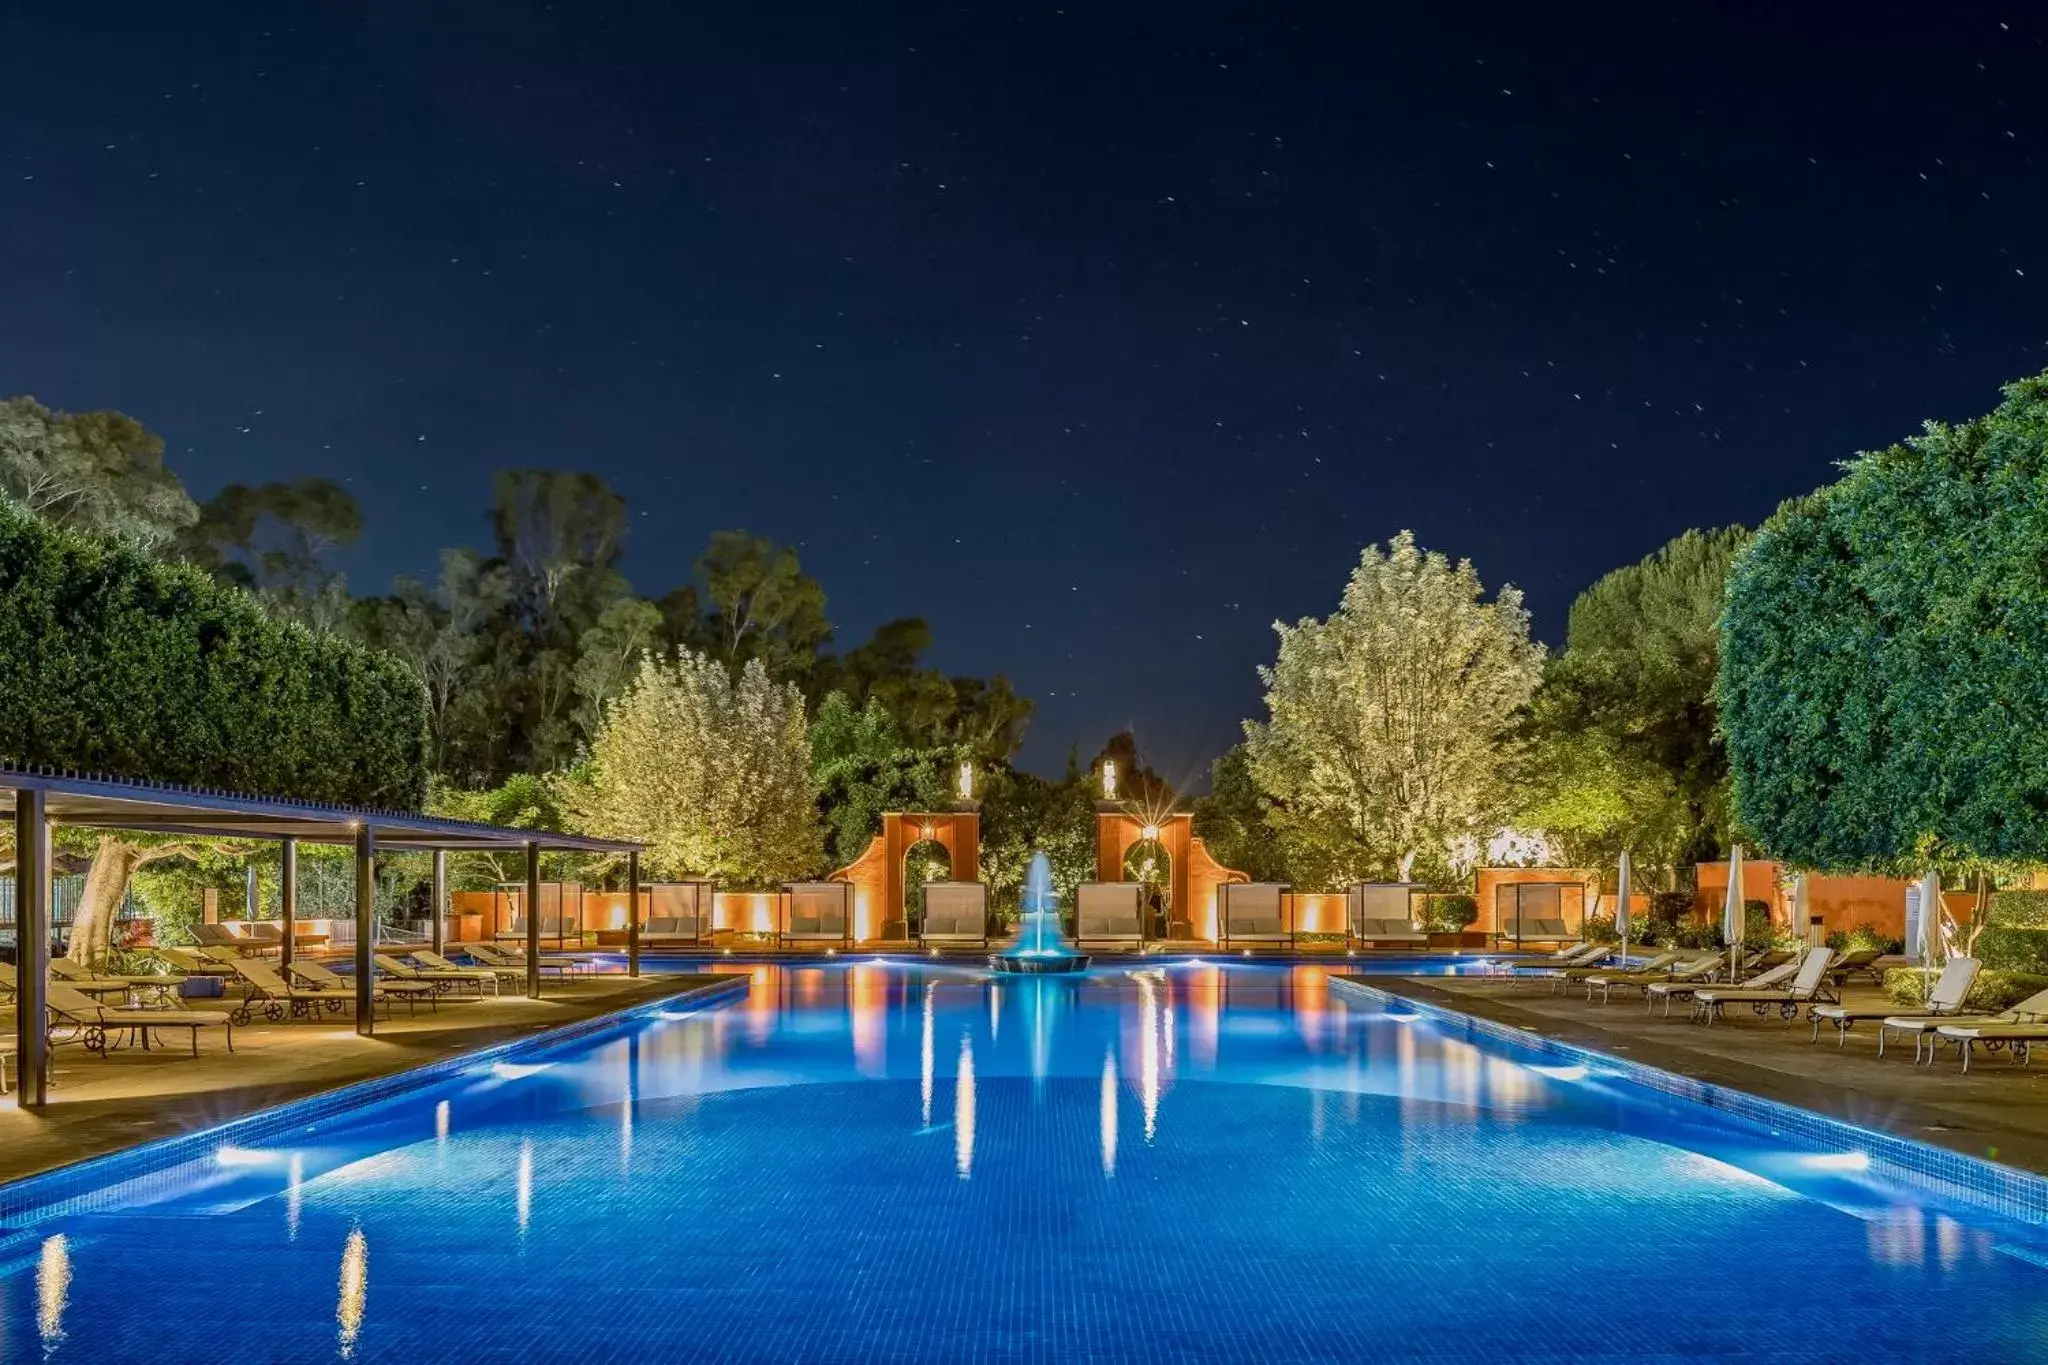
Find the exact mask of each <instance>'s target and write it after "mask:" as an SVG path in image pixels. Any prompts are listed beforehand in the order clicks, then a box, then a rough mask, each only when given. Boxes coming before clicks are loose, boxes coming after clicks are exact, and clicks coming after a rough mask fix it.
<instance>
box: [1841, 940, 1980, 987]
mask: <svg viewBox="0 0 2048 1365" xmlns="http://www.w3.org/2000/svg"><path fill="white" fill-rule="evenodd" d="M1883 956H1884V949H1882V948H1858V949H1856V950H1855V951H1853V952H1847V953H1843V954H1841V955H1840V956H1839V957H1837V958H1836V959H1835V960H1834V963H1833V965H1831V966H1830V967H1829V968H1828V980H1830V981H1832V982H1834V983H1835V985H1837V986H1840V985H1842V984H1844V983H1845V982H1847V981H1848V979H1849V978H1850V977H1852V976H1854V975H1856V973H1858V972H1862V973H1863V974H1864V975H1866V976H1868V977H1869V978H1870V984H1871V985H1873V986H1882V985H1883V984H1884V968H1882V967H1880V966H1878V965H1877V960H1878V959H1879V958H1881V957H1883ZM1960 960H1961V959H1957V961H1960Z"/></svg>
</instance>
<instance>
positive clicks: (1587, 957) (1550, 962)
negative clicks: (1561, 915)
mask: <svg viewBox="0 0 2048 1365" xmlns="http://www.w3.org/2000/svg"><path fill="white" fill-rule="evenodd" d="M1618 951H1620V945H1618V944H1614V943H1585V944H1581V945H1579V950H1578V951H1577V952H1576V953H1574V954H1572V955H1571V956H1570V957H1567V958H1563V959H1549V958H1546V959H1543V960H1541V961H1538V962H1535V963H1519V962H1518V963H1516V964H1515V965H1514V967H1513V969H1512V970H1511V971H1510V972H1509V975H1510V976H1511V977H1512V978H1513V979H1515V980H1517V981H1554V980H1557V979H1558V978H1560V977H1562V976H1563V974H1564V973H1566V972H1568V971H1571V970H1573V969H1574V968H1579V967H1590V968H1594V969H1598V968H1600V967H1601V965H1602V964H1603V963H1605V962H1606V961H1607V959H1608V958H1610V957H1613V956H1614V955H1615V953H1616V952H1618Z"/></svg>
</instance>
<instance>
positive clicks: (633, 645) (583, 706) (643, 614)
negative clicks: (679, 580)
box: [573, 597, 661, 740]
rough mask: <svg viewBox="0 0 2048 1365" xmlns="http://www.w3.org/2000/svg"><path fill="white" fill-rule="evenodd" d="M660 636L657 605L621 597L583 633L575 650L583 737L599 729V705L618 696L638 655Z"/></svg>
mask: <svg viewBox="0 0 2048 1365" xmlns="http://www.w3.org/2000/svg"><path fill="white" fill-rule="evenodd" d="M660 636H661V609H660V608H659V607H656V606H655V605H654V604H653V603H652V602H643V601H641V600H640V599H639V598H637V597H621V598H619V599H618V600H617V601H615V602H613V603H612V604H611V605H610V606H608V607H606V608H605V609H604V613H603V614H602V615H601V616H599V617H598V618H597V624H595V625H593V626H592V627H591V628H590V629H589V630H586V631H584V632H583V639H582V643H581V648H580V649H579V651H578V653H577V655H576V668H575V673H574V679H573V680H574V683H575V686H576V725H577V728H578V729H579V730H581V731H582V732H583V735H584V737H585V739H586V740H590V739H595V738H596V737H597V732H598V731H599V730H600V729H601V728H603V725H604V713H605V708H606V707H607V706H609V705H611V701H612V698H614V697H616V696H618V694H619V692H620V691H621V690H622V689H623V688H624V687H625V685H626V684H627V682H629V681H630V680H631V679H632V676H633V672H634V670H635V669H637V668H638V667H639V666H640V659H641V656H643V655H644V654H646V653H647V652H648V651H649V650H650V649H653V648H654V647H655V645H656V644H657V643H658V641H659V639H660Z"/></svg>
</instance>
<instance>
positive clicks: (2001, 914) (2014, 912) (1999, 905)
mask: <svg viewBox="0 0 2048 1365" xmlns="http://www.w3.org/2000/svg"><path fill="white" fill-rule="evenodd" d="M1991 922H1992V923H1993V924H1995V925H1997V926H1998V927H1999V928H2001V929H2048V891H1994V892H1992V893H1991Z"/></svg>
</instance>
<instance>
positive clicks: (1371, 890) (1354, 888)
mask: <svg viewBox="0 0 2048 1365" xmlns="http://www.w3.org/2000/svg"><path fill="white" fill-rule="evenodd" d="M1421 889H1422V884H1421V883H1420V882H1353V883H1352V884H1351V885H1349V886H1347V887H1345V888H1344V927H1345V932H1346V933H1347V934H1348V935H1349V936H1350V940H1351V942H1352V943H1353V944H1354V945H1356V944H1363V945H1366V946H1368V947H1384V946H1387V945H1393V946H1396V947H1401V948H1426V947H1428V946H1429V935H1428V934H1425V933H1423V932H1422V931H1421V930H1419V929H1417V928H1416V927H1415V915H1414V912H1413V911H1412V910H1410V908H1409V905H1410V901H1411V898H1412V896H1413V894H1414V893H1415V892H1417V891H1420V890H1421Z"/></svg>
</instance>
